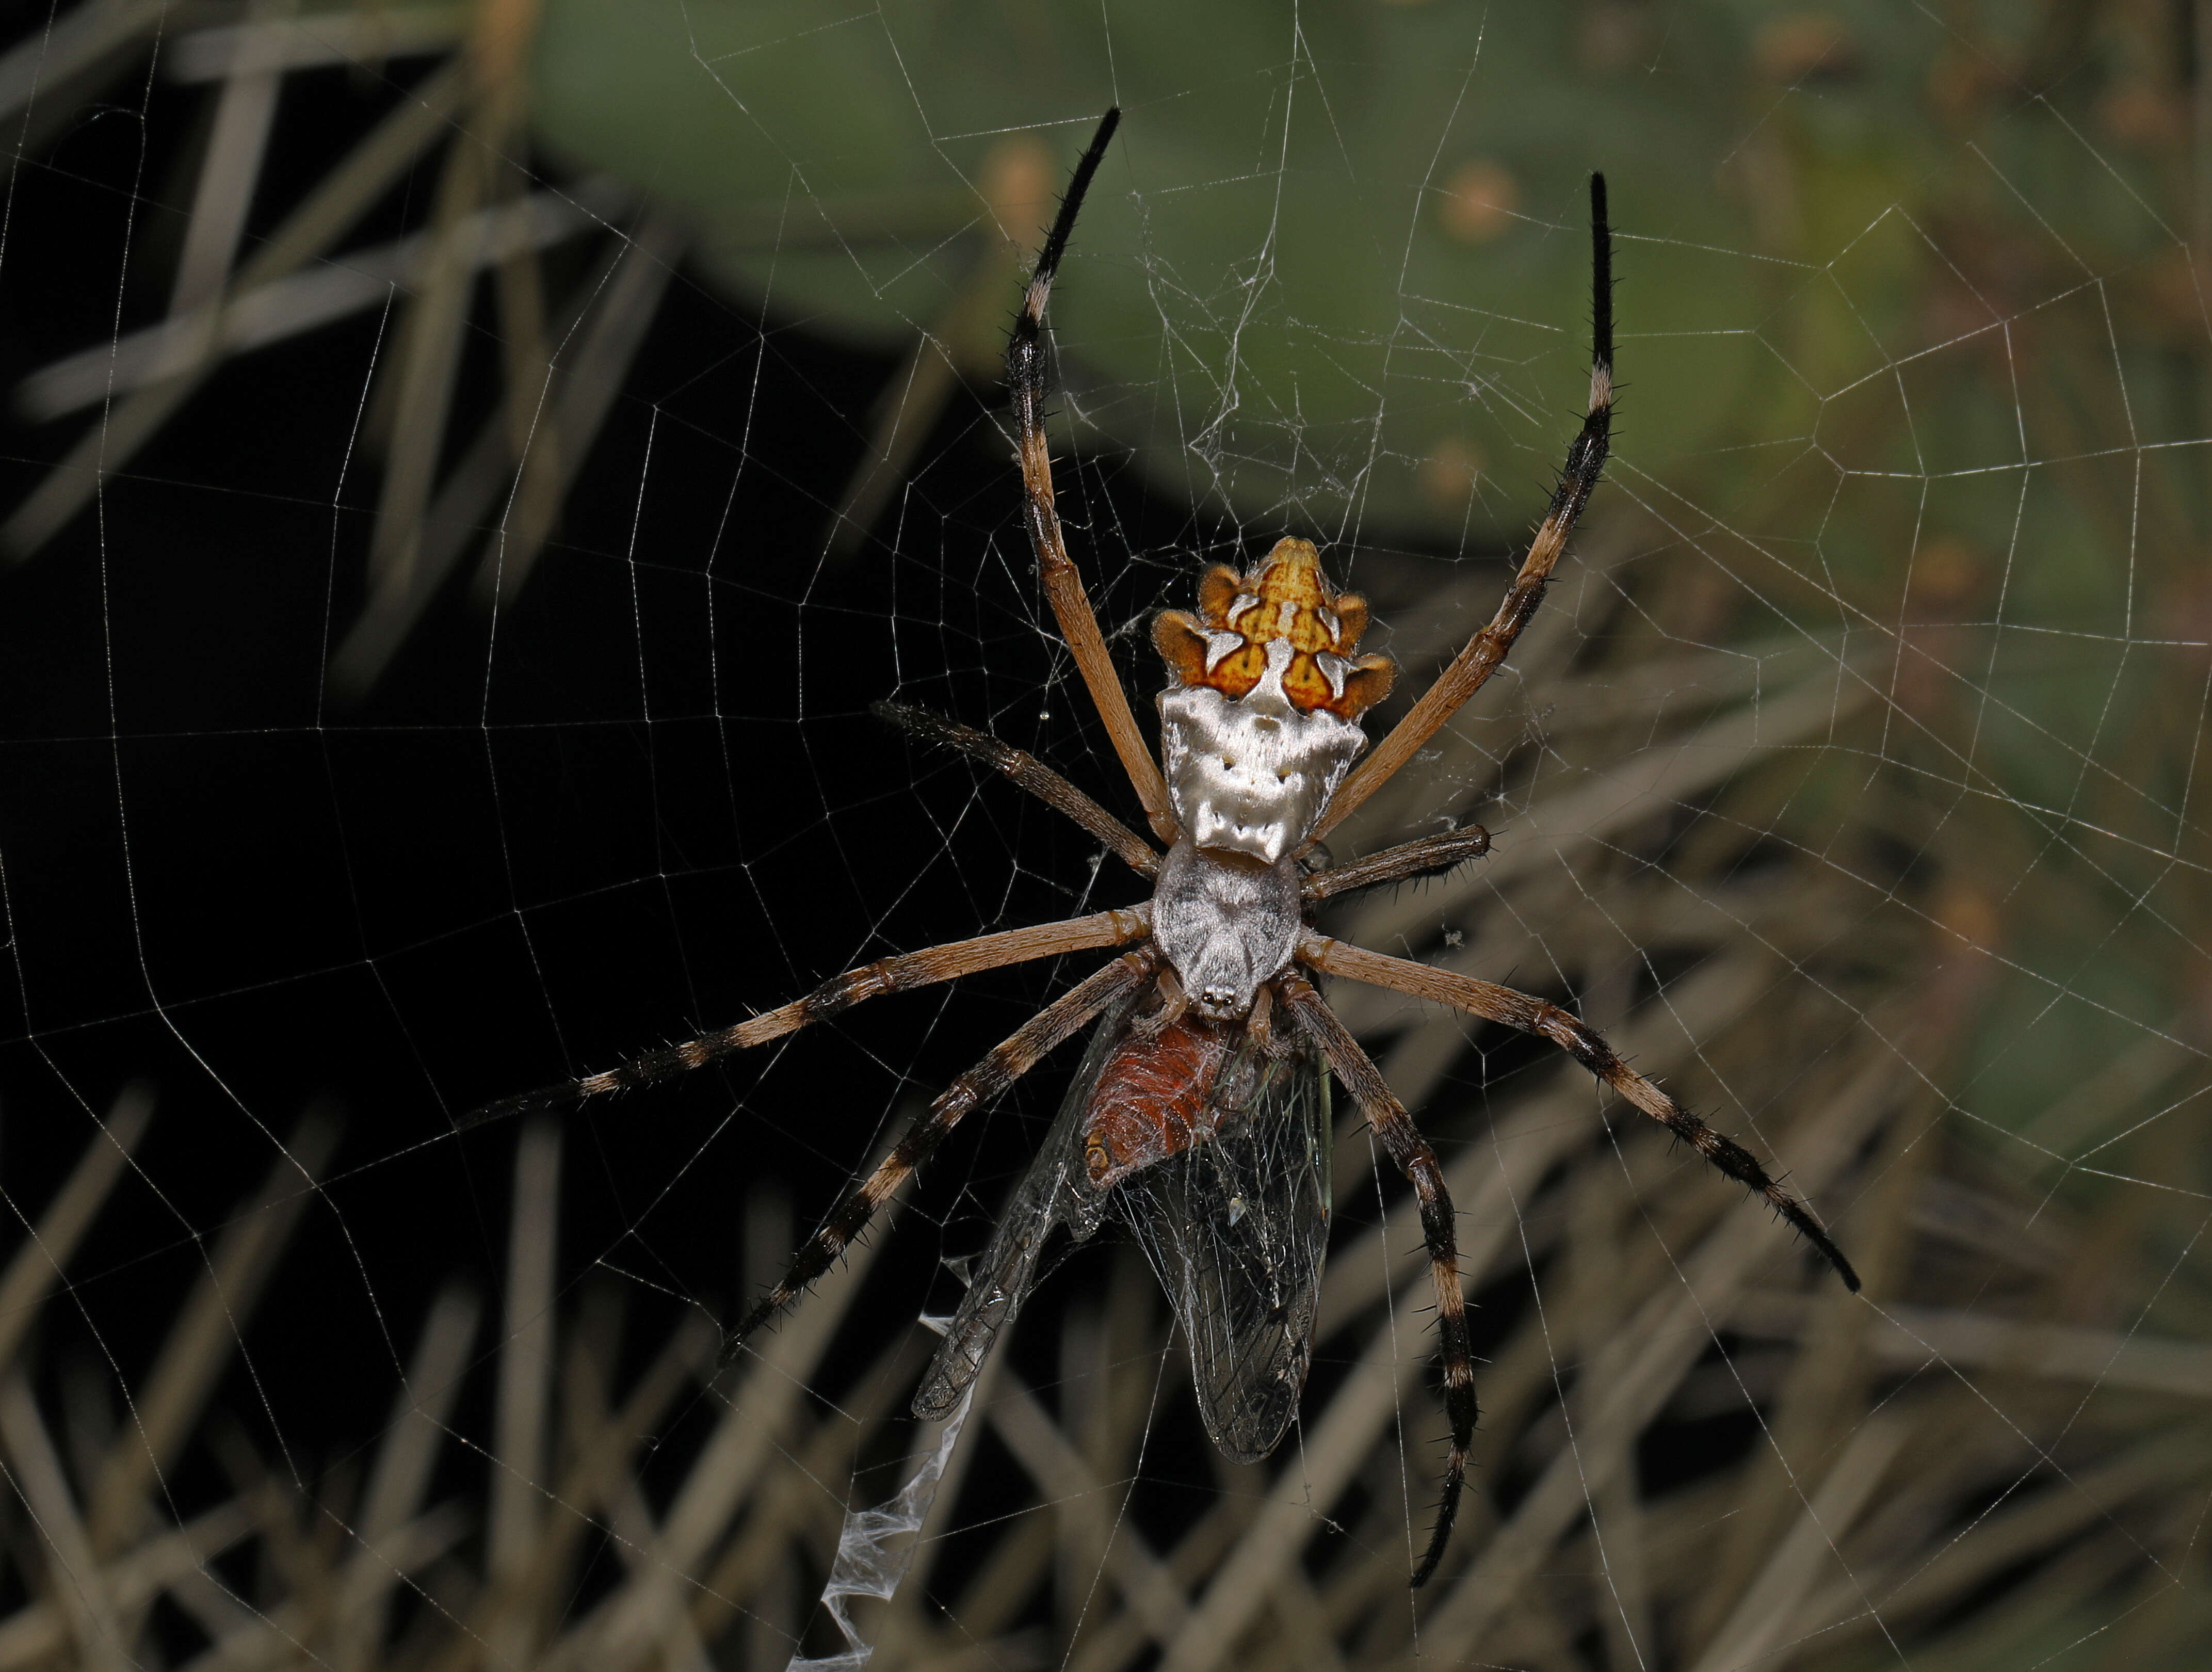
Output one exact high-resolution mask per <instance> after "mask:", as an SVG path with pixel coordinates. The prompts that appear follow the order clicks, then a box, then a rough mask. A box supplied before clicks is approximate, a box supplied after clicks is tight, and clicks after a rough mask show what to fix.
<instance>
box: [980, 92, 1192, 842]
mask: <svg viewBox="0 0 2212 1672" xmlns="http://www.w3.org/2000/svg"><path fill="white" fill-rule="evenodd" d="M1119 125H1121V111H1120V110H1119V109H1118V108H1116V109H1113V110H1109V111H1108V112H1106V114H1105V115H1104V116H1103V118H1101V119H1100V120H1099V123H1098V131H1097V133H1095V134H1093V135H1092V136H1091V149H1088V150H1086V151H1085V152H1084V154H1083V161H1080V162H1079V163H1077V164H1076V165H1075V176H1074V178H1073V179H1071V180H1070V181H1069V182H1068V185H1067V196H1066V198H1063V199H1062V200H1061V202H1060V217H1059V218H1058V219H1057V220H1055V221H1054V222H1053V223H1052V233H1051V235H1050V236H1049V237H1048V238H1047V239H1046V240H1045V241H1044V250H1043V252H1042V254H1040V255H1039V256H1038V257H1037V263H1036V270H1035V271H1033V272H1031V273H1030V283H1029V289H1027V290H1026V291H1025V292H1024V294H1023V296H1022V309H1021V313H1020V314H1019V315H1018V317H1017V318H1016V319H1015V320H1014V330H1013V335H1012V337H1009V338H1008V339H1007V342H1006V384H1007V386H1008V388H1009V390H1010V391H1011V392H1012V395H1013V401H1014V424H1015V434H1016V441H1017V453H1018V457H1019V459H1020V460H1021V466H1022V488H1023V490H1024V496H1025V499H1026V502H1027V509H1028V515H1029V529H1030V546H1031V547H1032V548H1034V550H1036V562H1037V575H1038V578H1039V579H1040V580H1041V581H1042V582H1043V584H1044V595H1045V597H1046V598H1047V599H1048V600H1049V601H1050V602H1051V605H1052V613H1053V618H1054V620H1056V621H1057V622H1059V623H1060V637H1061V638H1062V639H1064V640H1065V641H1066V644H1067V648H1068V652H1069V654H1071V655H1073V657H1074V658H1075V666H1076V667H1077V668H1078V669H1079V671H1080V672H1082V675H1083V683H1084V684H1085V686H1087V687H1088V688H1089V689H1090V691H1091V702H1093V703H1094V704H1096V705H1097V709H1098V717H1099V718H1100V719H1101V720H1103V721H1104V722H1105V723H1106V732H1107V735H1108V736H1109V737H1110V738H1112V739H1113V740H1114V752H1115V754H1117V755H1119V756H1120V757H1121V767H1122V769H1123V770H1124V771H1126V772H1127V774H1128V775H1129V782H1130V784H1131V785H1132V787H1134V788H1135V790H1136V792H1137V800H1139V801H1140V802H1141V803H1143V804H1144V809H1145V818H1146V821H1147V822H1148V823H1149V824H1151V825H1152V833H1153V834H1154V835H1155V836H1158V837H1159V839H1160V840H1161V841H1162V842H1168V843H1170V844H1172V843H1173V842H1174V841H1175V839H1176V822H1175V815H1174V814H1173V813H1172V812H1170V811H1169V810H1168V787H1167V781H1166V780H1165V779H1164V778H1162V777H1161V776H1160V768H1159V763H1158V762H1157V761H1155V760H1154V759H1153V758H1152V751H1151V750H1150V749H1149V748H1147V747H1146V745H1145V739H1144V733H1141V732H1139V730H1138V729H1137V716H1136V714H1135V713H1134V712H1133V711H1132V709H1131V708H1130V707H1129V697H1128V694H1127V692H1126V691H1124V690H1122V689H1121V680H1120V679H1119V678H1117V677H1116V676H1115V672H1114V659H1113V658H1112V657H1111V656H1109V654H1107V652H1106V641H1105V639H1104V638H1103V636H1102V635H1100V633H1099V631H1098V617H1097V616H1096V615H1094V614H1093V613H1092V612H1091V599H1090V596H1089V595H1088V594H1087V593H1085V591H1084V590H1083V577H1082V576H1081V575H1079V574H1078V573H1077V571H1076V568H1075V560H1074V559H1073V558H1072V557H1070V556H1068V555H1067V541H1066V537H1065V535H1063V533H1062V532H1061V531H1060V513H1059V511H1058V510H1057V509H1056V508H1054V501H1053V487H1052V449H1051V445H1050V442H1049V441H1048V437H1047V436H1046V435H1045V428H1044V406H1045V396H1046V392H1047V390H1046V379H1045V363H1044V310H1045V303H1046V301H1048V299H1049V298H1050V297H1051V295H1052V281H1053V277H1054V275H1055V274H1056V273H1057V272H1058V271H1060V258H1061V257H1062V256H1063V255H1065V254H1066V252H1067V240H1068V237H1069V235H1070V234H1072V233H1073V231H1074V230H1075V216H1076V213H1077V211H1078V210H1081V209H1082V207H1083V195H1084V193H1085V192H1088V191H1089V190H1090V189H1091V176H1093V175H1094V174H1096V173H1097V172H1098V162H1099V159H1101V158H1102V157H1103V156H1104V155H1106V146H1107V143H1108V142H1109V141H1110V140H1111V139H1112V138H1113V137H1114V130H1115V128H1116V127H1118V126H1119Z"/></svg>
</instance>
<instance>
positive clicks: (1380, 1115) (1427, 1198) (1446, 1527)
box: [1275, 973, 1481, 1590]
mask: <svg viewBox="0 0 2212 1672" xmlns="http://www.w3.org/2000/svg"><path fill="white" fill-rule="evenodd" d="M1275 988H1276V990H1277V991H1278V992H1279V993H1280V994H1282V995H1283V1002H1284V1003H1285V1005H1286V1006H1288V1007H1289V1009H1290V1012H1291V1015H1292V1016H1293V1017H1294V1018H1296V1019H1297V1024H1298V1026H1299V1027H1300V1029H1302V1030H1303V1031H1304V1033H1305V1036H1306V1037H1307V1038H1309V1039H1310V1040H1311V1041H1312V1042H1313V1043H1314V1044H1315V1046H1316V1048H1317V1049H1319V1050H1320V1052H1321V1054H1322V1059H1323V1060H1324V1061H1327V1062H1328V1066H1329V1071H1330V1072H1331V1073H1334V1075H1335V1076H1336V1077H1337V1079H1339V1080H1340V1081H1341V1082H1342V1083H1343V1085H1344V1089H1345V1090H1346V1091H1349V1092H1350V1093H1351V1094H1352V1101H1353V1102H1354V1103H1356V1104H1358V1105H1359V1112H1360V1113H1361V1114H1363V1115H1364V1116H1366V1117H1367V1123H1368V1124H1369V1125H1370V1126H1371V1127H1372V1128H1374V1129H1375V1135H1376V1137H1377V1138H1380V1139H1381V1140H1383V1149H1384V1150H1385V1151H1386V1152H1388V1153H1389V1157H1390V1159H1391V1160H1392V1161H1394V1162H1395V1163H1396V1164H1397V1166H1398V1170H1399V1171H1401V1172H1402V1173H1403V1174H1405V1175H1406V1177H1407V1180H1408V1181H1409V1182H1410V1183H1412V1184H1413V1194H1414V1195H1415V1196H1416V1197H1418V1198H1419V1201H1420V1204H1421V1237H1422V1240H1423V1241H1424V1242H1425V1243H1427V1245H1428V1250H1429V1272H1430V1275H1431V1277H1432V1278H1434V1280H1435V1281H1436V1286H1437V1335H1438V1336H1439V1338H1440V1341H1441V1345H1442V1347H1443V1361H1444V1415H1445V1416H1446V1417H1447V1418H1448V1419H1449V1420H1450V1422H1451V1456H1449V1458H1448V1459H1447V1460H1446V1461H1445V1463H1444V1480H1443V1491H1442V1492H1441V1493H1439V1494H1438V1497H1437V1524H1436V1527H1435V1529H1434V1530H1432V1531H1431V1533H1430V1535H1429V1547H1428V1549H1427V1551H1426V1552H1425V1553H1424V1554H1423V1555H1422V1557H1421V1563H1420V1566H1419V1567H1417V1568H1415V1569H1414V1570H1413V1589H1415V1590H1419V1589H1420V1588H1421V1587H1422V1586H1423V1585H1425V1584H1427V1583H1428V1582H1429V1576H1430V1575H1431V1574H1432V1573H1434V1572H1436V1571H1437V1563H1438V1562H1439V1561H1441V1560H1443V1553H1444V1546H1445V1544H1446V1543H1448V1542H1449V1541H1450V1538H1451V1529H1452V1522H1453V1520H1454V1518H1455V1517H1457V1515H1458V1514H1459V1499H1460V1489H1461V1488H1462V1487H1464V1486H1465V1485H1466V1483H1467V1450H1468V1445H1469V1444H1471V1443H1472V1442H1473V1440H1474V1425H1475V1421H1476V1420H1477V1418H1479V1417H1480V1414H1481V1412H1480V1408H1478V1406H1477V1405H1476V1403H1475V1397H1474V1343H1473V1341H1471V1340H1470V1339H1469V1338H1468V1333H1467V1297H1466V1295H1465V1293H1464V1292H1462V1290H1461V1288H1460V1281H1459V1238H1458V1234H1457V1229H1456V1227H1455V1225H1454V1222H1453V1218H1452V1201H1451V1192H1450V1191H1449V1189H1446V1188H1445V1186H1444V1173H1443V1168H1442V1167H1440V1166H1438V1165H1437V1152H1435V1151H1434V1150H1432V1149H1431V1148H1430V1147H1429V1140H1427V1139H1425V1138H1424V1137H1422V1136H1421V1133H1420V1128H1418V1127H1416V1126H1415V1125H1414V1124H1413V1116H1410V1115H1408V1114H1407V1112H1406V1105H1405V1104H1401V1103H1400V1102H1399V1101H1398V1096H1397V1093H1396V1092H1395V1091H1391V1089H1390V1083H1389V1081H1388V1080H1386V1079H1383V1071H1382V1070H1381V1069H1380V1068H1377V1067H1376V1066H1375V1064H1374V1061H1373V1060H1372V1059H1370V1057H1369V1056H1368V1055H1367V1053H1366V1052H1365V1051H1363V1050H1361V1049H1359V1042H1358V1040H1356V1039H1354V1038H1353V1037H1352V1034H1351V1031H1349V1030H1348V1029H1346V1026H1345V1025H1344V1024H1343V1022H1342V1021H1340V1019H1338V1017H1337V1014H1336V1012H1334V1011H1333V1010H1331V1009H1330V1008H1329V1007H1328V1000H1325V999H1323V998H1322V996H1321V994H1319V993H1318V992H1316V991H1315V989H1314V984H1313V983H1312V982H1310V981H1308V980H1307V979H1306V978H1305V977H1304V976H1301V975H1297V974H1296V973H1292V974H1290V975H1285V976H1277V977H1276V979H1275Z"/></svg>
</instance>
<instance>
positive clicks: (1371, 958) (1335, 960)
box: [1298, 933, 1859, 1294]
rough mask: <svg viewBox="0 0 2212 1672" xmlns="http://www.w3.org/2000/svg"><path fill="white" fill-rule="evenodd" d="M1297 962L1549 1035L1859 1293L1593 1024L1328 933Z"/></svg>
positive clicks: (1748, 1173) (1756, 1170)
mask: <svg viewBox="0 0 2212 1672" xmlns="http://www.w3.org/2000/svg"><path fill="white" fill-rule="evenodd" d="M1298 961H1299V962H1300V963H1301V964H1309V965H1310V966H1311V967H1313V968H1314V969H1316V970H1326V971H1327V972H1328V974H1330V975H1332V976H1344V977H1346V979H1347V980H1351V981H1356V982H1365V983H1366V984H1367V985H1369V986H1370V987H1384V988H1389V989H1390V990H1391V991H1392V992H1395V993H1403V994H1407V996H1408V997H1410V998H1415V999H1427V1000H1431V1001H1432V1002H1434V1003H1437V1004H1446V1005H1450V1006H1453V1007H1454V1008H1455V1009H1458V1010H1463V1011H1465V1012H1468V1014H1469V1015H1471V1016H1480V1017H1481V1018H1483V1019H1484V1020H1485V1021H1490V1022H1502V1023H1504V1024H1505V1025H1506V1026H1507V1027H1509V1028H1517V1029H1519V1030H1520V1031H1522V1032H1523V1033H1533V1034H1534V1035H1535V1036H1536V1037H1538V1038H1540V1039H1548V1040H1550V1041H1551V1042H1552V1043H1553V1044H1554V1045H1557V1046H1558V1047H1559V1049H1561V1050H1563V1051H1565V1052H1566V1053H1567V1054H1568V1055H1570V1056H1571V1057H1573V1058H1574V1059H1575V1061H1577V1062H1579V1063H1581V1064H1582V1065H1583V1067H1585V1068H1587V1069H1589V1071H1590V1073H1593V1074H1595V1075H1596V1076H1597V1078H1598V1079H1601V1080H1603V1081H1604V1082H1605V1083H1606V1084H1607V1085H1610V1086H1611V1087H1612V1088H1613V1090H1614V1091H1618V1092H1620V1095H1621V1096H1622V1097H1626V1098H1627V1099H1628V1101H1629V1102H1630V1103H1632V1104H1635V1105H1636V1107H1637V1108H1638V1109H1640V1110H1643V1111H1644V1113H1645V1114H1646V1115H1649V1116H1650V1117H1651V1118H1652V1119H1653V1120H1655V1121H1656V1122H1659V1124H1660V1125H1662V1126H1663V1127H1665V1128H1667V1130H1668V1131H1669V1132H1671V1133H1673V1134H1674V1135H1675V1136H1676V1137H1677V1138H1680V1140H1682V1141H1683V1142H1685V1143H1686V1144H1688V1145H1689V1146H1691V1147H1692V1149H1694V1150H1696V1151H1697V1152H1698V1153H1699V1155H1702V1156H1703V1157H1705V1159H1706V1160H1707V1161H1709V1162H1711V1164H1713V1165H1714V1166H1715V1167H1716V1168H1717V1169H1718V1170H1720V1171H1721V1172H1722V1173H1723V1174H1725V1175H1726V1176H1729V1178H1732V1179H1734V1180H1735V1182H1736V1183H1739V1184H1741V1185H1743V1186H1745V1187H1746V1188H1747V1189H1751V1190H1753V1191H1754V1192H1756V1193H1757V1194H1758V1195H1760V1196H1762V1197H1764V1198H1765V1201H1766V1203H1767V1205H1768V1206H1769V1207H1772V1208H1773V1209H1774V1211H1775V1212H1776V1213H1779V1214H1780V1215H1781V1216H1782V1217H1783V1218H1784V1219H1786V1220H1788V1221H1789V1222H1790V1225H1792V1226H1793V1227H1794V1228H1795V1229H1796V1231H1797V1232H1798V1234H1799V1235H1800V1236H1802V1237H1804V1238H1805V1240H1806V1241H1807V1242H1808V1243H1812V1245H1813V1246H1814V1248H1816V1249H1820V1256H1821V1257H1822V1258H1823V1259H1825V1260H1826V1262H1828V1263H1829V1264H1830V1265H1831V1266H1832V1267H1834V1268H1835V1269H1836V1275H1837V1276H1838V1277H1840V1278H1842V1279H1843V1280H1844V1287H1845V1288H1847V1289H1849V1290H1850V1291H1851V1292H1852V1293H1854V1294H1856V1293H1857V1292H1858V1287H1859V1274H1857V1272H1855V1271H1853V1270H1852V1269H1851V1262H1850V1261H1849V1260H1846V1259H1845V1258H1844V1251H1843V1250H1842V1249H1839V1248H1838V1247H1837V1246H1836V1243H1835V1239H1834V1238H1832V1237H1830V1236H1829V1235H1828V1232H1827V1229H1826V1226H1824V1225H1821V1223H1820V1221H1819V1220H1818V1219H1814V1217H1813V1213H1812V1210H1811V1209H1810V1208H1808V1207H1806V1206H1805V1204H1804V1203H1802V1202H1801V1201H1798V1200H1797V1198H1796V1197H1795V1196H1793V1195H1790V1193H1789V1192H1788V1191H1787V1190H1785V1189H1783V1188H1782V1187H1781V1186H1780V1185H1779V1184H1778V1183H1775V1182H1774V1180H1773V1179H1771V1178H1770V1177H1769V1176H1767V1173H1766V1170H1765V1168H1764V1167H1762V1166H1760V1165H1759V1161H1758V1158H1756V1157H1755V1156H1753V1154H1752V1153H1751V1152H1750V1151H1749V1150H1747V1149H1746V1148H1744V1147H1743V1146H1742V1145H1741V1144H1739V1143H1736V1142H1735V1140H1732V1139H1729V1138H1723V1136H1722V1135H1721V1134H1719V1133H1717V1132H1715V1131H1714V1130H1713V1129H1712V1128H1711V1127H1709V1126H1707V1125H1706V1124H1705V1122H1703V1121H1701V1120H1699V1118H1698V1117H1697V1116H1694V1115H1692V1114H1691V1113H1690V1112H1689V1110H1686V1109H1684V1108H1683V1107H1682V1105H1681V1104H1678V1103H1676V1102H1675V1101H1674V1098H1672V1097H1668V1095H1667V1094H1666V1093H1665V1092H1664V1091H1661V1090H1660V1089H1659V1088H1658V1087H1657V1086H1656V1085H1653V1084H1652V1083H1651V1082H1650V1080H1648V1079H1644V1076H1643V1075H1641V1074H1639V1073H1637V1072H1636V1071H1635V1070H1634V1069H1632V1068H1631V1067H1629V1066H1628V1065H1627V1064H1626V1063H1625V1062H1623V1061H1621V1060H1620V1058H1619V1057H1618V1056H1615V1055H1613V1047H1612V1046H1610V1045H1608V1044H1607V1043H1605V1041H1604V1040H1603V1039H1601V1038H1600V1037H1598V1035H1597V1032H1596V1031H1595V1029H1593V1028H1591V1027H1589V1025H1587V1024H1585V1023H1583V1021H1582V1020H1581V1019H1580V1018H1577V1017H1575V1016H1573V1015H1571V1014H1570V1013H1569V1012H1566V1011H1564V1010H1562V1009H1560V1008H1559V1006H1557V1005H1555V1004H1552V1003H1549V1002H1547V1000H1542V999H1539V998H1534V997H1532V996H1531V995H1530V994H1526V993H1516V992H1515V991H1514V990H1513V989H1512V988H1510V987H1499V986H1498V985H1496V984H1495V983H1494V982H1485V981H1477V980H1475V979H1474V977H1473V976H1461V975H1455V974H1454V973H1453V972H1451V971H1450V970H1437V969H1432V968H1431V967H1430V966H1429V965H1427V964H1414V963H1413V962H1411V961H1409V960H1408V959H1406V958H1390V957H1389V956H1387V955H1386V954H1384V953H1382V952H1369V951H1368V950H1367V949H1366V948H1365V947H1364V946H1354V945H1350V944H1349V943H1347V942H1345V941H1341V940H1331V939H1329V938H1328V936H1326V935H1319V934H1311V933H1309V934H1307V935H1305V936H1304V938H1303V939H1300V941H1299V942H1298Z"/></svg>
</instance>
